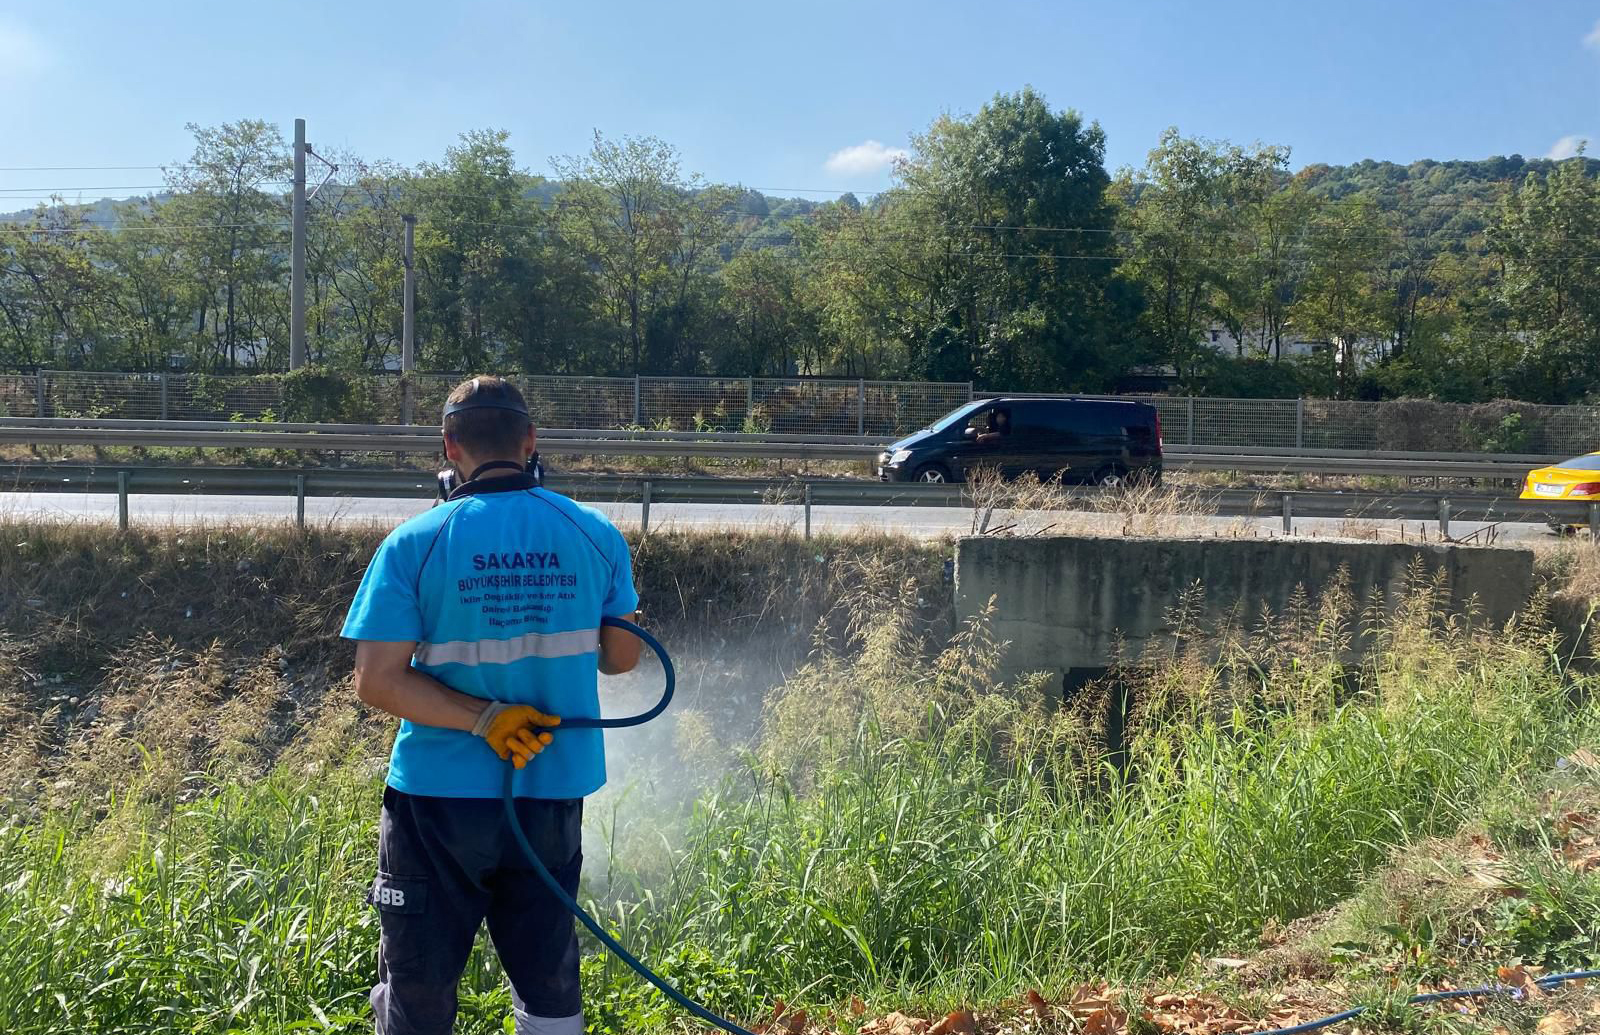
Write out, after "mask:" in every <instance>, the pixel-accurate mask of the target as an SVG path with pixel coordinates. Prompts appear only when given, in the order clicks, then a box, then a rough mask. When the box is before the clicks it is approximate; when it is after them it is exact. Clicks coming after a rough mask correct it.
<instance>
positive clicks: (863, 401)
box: [806, 377, 867, 539]
mask: <svg viewBox="0 0 1600 1035" xmlns="http://www.w3.org/2000/svg"><path fill="white" fill-rule="evenodd" d="M866 433H867V379H866V378H864V377H858V378H856V434H857V435H865V434H866ZM806 491H807V492H808V493H809V492H810V491H811V490H810V489H807V490H806ZM806 527H807V528H810V527H811V517H810V511H807V512H806ZM806 538H807V539H810V538H811V536H810V535H809V534H808V535H807V536H806Z"/></svg>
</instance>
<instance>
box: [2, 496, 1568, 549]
mask: <svg viewBox="0 0 1600 1035" xmlns="http://www.w3.org/2000/svg"><path fill="white" fill-rule="evenodd" d="M431 505H432V501H431V500H423V499H414V500H413V499H358V498H338V499H330V498H319V497H312V498H309V499H307V500H306V520H307V521H308V522H312V523H315V524H330V523H331V524H340V525H363V524H370V525H377V526H381V527H392V526H393V525H396V524H398V523H399V522H401V521H404V520H405V519H406V518H408V517H411V516H413V515H416V514H420V513H421V512H422V511H424V510H427V509H428V507H429V506H431ZM595 506H597V507H598V508H599V509H600V510H601V511H603V512H604V513H605V514H606V515H607V516H609V517H610V518H611V519H612V520H613V521H615V522H617V524H619V525H621V526H624V527H628V526H637V525H638V523H639V505H638V504H636V503H597V504H595ZM128 512H129V519H130V520H131V521H132V522H133V523H135V524H176V525H195V524H261V523H270V522H276V521H292V520H293V519H294V500H293V499H292V498H290V497H285V496H208V495H154V494H139V495H134V496H131V497H130V498H129V501H128ZM811 515H812V516H811V521H812V528H813V529H814V530H816V531H819V532H820V531H825V532H844V531H879V532H888V533H894V534H899V535H910V536H917V537H920V538H932V537H937V536H942V535H950V534H959V533H966V532H970V531H971V530H972V511H971V510H969V509H967V508H962V507H866V506H861V507H853V506H837V507H813V508H812V511H811ZM7 516H10V517H17V518H28V519H41V518H43V519H52V520H66V521H93V522H114V521H115V520H116V517H117V500H116V497H115V496H113V495H109V494H101V493H61V492H5V493H0V517H7ZM1012 520H1016V521H1018V522H1019V524H1020V526H1021V529H1020V530H1033V529H1038V528H1043V527H1046V526H1048V527H1050V528H1052V529H1053V530H1057V531H1105V532H1112V533H1114V532H1117V531H1119V530H1120V529H1121V527H1122V524H1123V520H1124V519H1123V518H1122V517H1121V516H1119V515H1116V514H1087V513H1079V512H1073V513H1067V514H1062V513H1052V514H1037V515H1008V514H1003V513H997V514H996V515H995V517H994V520H993V522H992V524H993V525H996V526H999V525H1002V524H1006V523H1009V522H1011V521H1012ZM1162 520H1163V521H1165V522H1166V523H1167V524H1169V525H1170V523H1171V520H1172V519H1162ZM1181 520H1182V522H1183V527H1182V528H1181V529H1174V530H1175V531H1177V530H1183V531H1194V532H1198V531H1204V530H1207V529H1210V530H1212V531H1221V532H1224V533H1230V532H1231V533H1232V534H1248V535H1281V534H1282V530H1283V529H1282V522H1281V520H1280V519H1279V518H1276V517H1261V518H1237V517H1209V518H1208V517H1192V518H1183V519H1181ZM803 522H804V514H803V511H802V510H801V508H799V507H787V506H768V505H756V504H731V505H730V504H716V505H712V504H700V503H655V504H652V505H651V507H650V526H651V528H653V529H670V528H695V529H716V528H736V529H746V530H755V529H781V528H785V527H787V528H794V529H799V528H801V527H802V525H803ZM1294 528H1295V533H1296V534H1297V535H1316V536H1355V537H1359V538H1383V539H1399V538H1402V537H1403V538H1407V539H1413V540H1414V539H1416V538H1417V536H1418V534H1419V532H1420V530H1422V529H1424V528H1425V529H1426V530H1427V533H1428V535H1429V536H1430V537H1434V538H1437V536H1436V532H1437V525H1435V524H1434V523H1432V522H1420V521H1406V522H1400V521H1393V520H1384V521H1373V520H1365V519H1362V520H1353V521H1345V520H1341V519H1337V518H1296V519H1295V522H1294ZM1484 528H1485V526H1484V525H1483V524H1482V523H1481V522H1470V521H1456V522H1453V523H1452V524H1451V526H1450V531H1451V534H1452V536H1454V537H1455V538H1456V539H1458V540H1459V539H1463V538H1466V537H1469V536H1472V535H1473V534H1474V533H1479V538H1480V539H1483V538H1489V537H1492V538H1493V539H1494V540H1495V541H1498V542H1519V543H1535V542H1550V541H1554V536H1553V535H1552V534H1551V533H1550V530H1549V529H1548V528H1546V527H1545V526H1544V525H1531V524H1506V525H1499V526H1497V527H1495V528H1494V529H1493V530H1492V532H1484V531H1483V530H1484Z"/></svg>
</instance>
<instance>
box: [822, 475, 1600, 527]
mask: <svg viewBox="0 0 1600 1035" xmlns="http://www.w3.org/2000/svg"><path fill="white" fill-rule="evenodd" d="M805 501H806V540H807V541H810V539H811V483H810V482H806V487H805ZM1590 506H1591V507H1593V506H1594V504H1592V503H1591V504H1590Z"/></svg>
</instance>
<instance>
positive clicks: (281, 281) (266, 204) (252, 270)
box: [160, 119, 290, 369]
mask: <svg viewBox="0 0 1600 1035" xmlns="http://www.w3.org/2000/svg"><path fill="white" fill-rule="evenodd" d="M188 129H189V131H190V132H191V133H193V134H194V137H195V147H194V152H193V154H192V155H190V157H189V160H188V161H187V162H185V163H184V164H182V165H179V166H177V167H175V168H173V169H171V170H169V171H168V173H167V183H168V187H169V189H170V190H171V192H172V194H173V197H172V199H171V200H170V201H168V202H167V203H166V204H164V205H163V206H161V210H160V222H161V223H162V224H163V225H165V226H168V227H171V228H172V232H171V233H170V234H169V235H168V240H169V241H170V243H171V246H172V247H174V249H175V250H176V251H177V253H178V254H179V256H180V258H181V261H182V264H183V271H184V276H185V279H186V281H187V283H188V285H189V292H188V294H189V297H188V299H187V301H188V303H189V305H190V306H191V307H192V311H193V312H194V313H195V321H196V322H195V328H196V336H195V340H196V342H197V344H202V347H203V348H205V350H206V352H208V353H209V355H206V354H204V353H202V354H201V355H197V356H196V357H195V358H196V359H197V360H199V361H200V362H201V363H202V364H203V365H208V366H217V365H225V366H226V367H228V368H229V369H233V368H234V367H236V366H237V364H238V362H239V356H240V352H241V350H243V351H244V352H246V353H247V354H248V355H249V357H250V359H251V361H252V362H253V363H261V362H262V361H263V360H266V361H268V362H270V361H271V360H270V358H269V357H270V356H271V355H272V354H273V353H275V352H281V351H282V350H283V349H284V348H285V347H286V338H287V329H288V311H287V306H286V305H285V304H284V299H285V296H286V291H285V289H286V288H287V286H288V285H287V283H286V278H285V277H284V267H285V261H284V260H285V259H286V257H287V255H288V251H289V248H288V245H289V226H288V207H287V205H286V204H285V199H284V194H283V191H282V190H281V187H282V185H283V184H284V183H285V182H287V179H288V176H289V172H290V160H289V154H288V149H287V147H286V146H285V145H284V142H283V136H282V134H280V133H279V132H278V129H277V127H276V126H272V125H269V124H268V123H266V122H262V121H260V120H258V119H245V120H243V121H240V122H231V123H224V124H223V125H221V126H217V127H212V128H202V127H200V126H196V125H193V124H190V125H189V127H188Z"/></svg>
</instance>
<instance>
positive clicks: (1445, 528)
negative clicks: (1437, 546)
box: [1439, 497, 1450, 539]
mask: <svg viewBox="0 0 1600 1035" xmlns="http://www.w3.org/2000/svg"><path fill="white" fill-rule="evenodd" d="M1439 538H1440V539H1449V538H1450V500H1449V499H1448V498H1445V497H1441V498H1440V499H1439Z"/></svg>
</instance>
